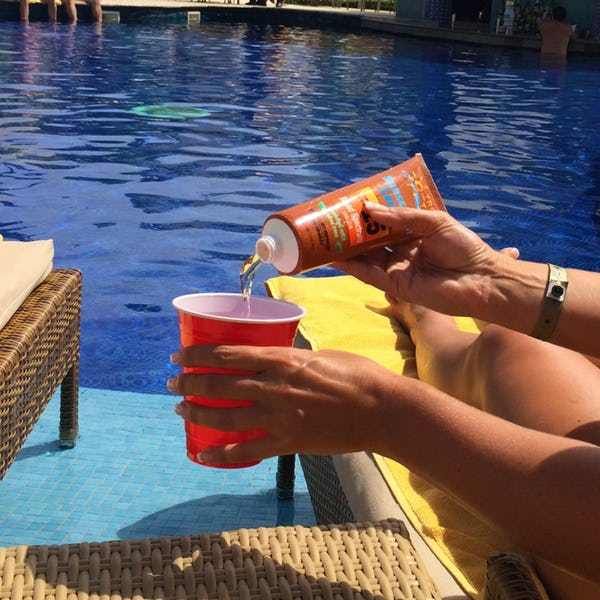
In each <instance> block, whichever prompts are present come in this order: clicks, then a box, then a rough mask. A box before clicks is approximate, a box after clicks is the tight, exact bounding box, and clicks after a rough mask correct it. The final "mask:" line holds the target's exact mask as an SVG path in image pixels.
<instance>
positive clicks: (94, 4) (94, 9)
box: [89, 0, 102, 23]
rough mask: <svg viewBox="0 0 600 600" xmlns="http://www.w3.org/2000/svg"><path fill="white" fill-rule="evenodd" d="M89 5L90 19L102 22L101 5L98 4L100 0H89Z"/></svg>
mask: <svg viewBox="0 0 600 600" xmlns="http://www.w3.org/2000/svg"><path fill="white" fill-rule="evenodd" d="M89 7H90V11H91V13H92V20H93V21H94V22H95V23H102V7H101V5H100V0H91V2H90V3H89Z"/></svg>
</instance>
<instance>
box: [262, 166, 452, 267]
mask: <svg viewBox="0 0 600 600" xmlns="http://www.w3.org/2000/svg"><path fill="white" fill-rule="evenodd" d="M365 202H378V203H380V204H384V205H387V206H408V207H412V208H422V209H426V210H446V207H445V206H444V202H443V201H442V198H441V196H440V193H439V192H438V189H437V187H436V185H435V183H434V181H433V178H432V177H431V173H430V172H429V169H428V168H427V165H426V164H425V161H424V160H423V157H422V156H421V155H420V154H416V155H415V156H414V157H413V158H411V159H410V160H407V161H406V162H403V163H402V164H400V165H397V166H395V167H392V168H391V169H388V170H387V171H383V172H382V173H378V174H377V175H373V176H372V177H369V178H368V179H363V180H362V181H358V182H356V183H353V184H352V185H348V186H346V187H344V188H341V189H339V190H336V191H334V192H330V193H328V194H324V195H323V196H318V197H317V198H313V199H312V200H309V201H308V202H305V203H304V204H299V205H298V206H293V207H291V208H288V209H286V210H282V211H280V212H277V213H274V214H272V215H271V216H269V217H268V218H267V220H266V221H265V224H264V225H263V230H262V236H261V237H260V239H259V240H258V241H257V242H256V254H257V255H258V257H259V258H260V259H261V260H262V261H263V262H265V263H271V264H272V265H273V266H274V267H275V268H276V269H277V270H278V271H279V272H280V273H284V274H287V275H294V274H296V273H300V272H302V271H308V270H309V269H313V268H315V267H319V266H322V265H326V264H328V263H331V262H335V261H342V260H346V259H348V258H351V257H353V256H357V255H359V254H363V253H365V252H368V251H369V250H373V249H374V248H379V247H383V246H387V245H390V244H393V243H394V242H397V241H398V238H397V235H398V234H396V235H394V233H393V232H391V231H390V230H389V229H387V228H386V227H385V226H383V225H380V224H379V223H375V222H374V221H373V220H372V219H370V218H369V214H368V213H367V211H366V210H365V206H364V205H365Z"/></svg>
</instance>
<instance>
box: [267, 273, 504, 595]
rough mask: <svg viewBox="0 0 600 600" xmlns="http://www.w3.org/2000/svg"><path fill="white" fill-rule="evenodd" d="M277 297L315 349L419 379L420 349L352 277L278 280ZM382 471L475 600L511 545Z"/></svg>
mask: <svg viewBox="0 0 600 600" xmlns="http://www.w3.org/2000/svg"><path fill="white" fill-rule="evenodd" d="M267 288H268V290H269V292H270V294H271V295H272V296H273V297H274V298H280V299H284V300H289V301H290V302H295V303H297V304H299V305H301V306H303V307H304V308H305V309H306V310H307V316H306V317H305V318H304V319H303V320H302V323H301V325H300V333H301V334H302V335H303V336H304V338H305V339H306V340H307V341H308V342H309V343H310V344H311V347H312V348H313V350H322V349H335V350H346V351H349V352H354V353H356V354H360V355H362V356H365V357H368V358H371V359H372V360H375V361H377V362H378V363H380V364H382V365H383V366H385V367H387V368H389V369H391V370H393V371H395V372H397V373H404V374H405V375H409V374H414V348H413V346H412V344H411V342H410V339H409V338H408V336H406V334H404V333H403V331H402V330H401V329H399V328H398V327H397V326H396V325H395V323H394V321H392V320H391V318H390V316H389V312H388V309H389V305H388V303H387V301H386V300H385V297H384V295H383V293H381V292H380V291H378V290H376V289H375V288H373V287H371V286H368V285H365V284H363V283H361V282H359V281H357V280H356V279H354V278H353V277H346V276H344V277H322V278H293V277H277V278H275V279H271V280H269V281H268V282H267ZM456 322H457V326H458V328H459V329H460V330H462V331H472V332H478V331H479V330H478V328H477V325H476V324H475V322H474V321H473V320H472V319H469V318H463V317H459V318H457V319H456ZM376 461H377V464H378V465H379V468H380V470H381V472H382V474H383V476H384V477H385V479H386V481H387V483H388V485H389V486H390V489H391V490H392V492H393V494H394V495H395V497H396V500H397V501H398V503H399V504H400V506H401V507H402V509H403V510H404V512H405V513H406V515H407V516H408V518H409V519H410V520H411V522H412V524H413V526H414V527H415V529H416V530H417V531H418V532H419V533H420V534H421V535H422V537H423V539H424V540H425V542H426V543H427V544H428V545H429V547H430V548H431V550H432V551H433V552H434V554H435V555H436V556H437V557H438V559H439V560H440V561H441V562H442V563H443V564H444V566H445V567H446V568H447V569H448V570H449V571H450V573H451V574H452V575H453V576H454V578H455V579H456V581H457V582H458V583H459V585H460V586H461V587H462V588H463V589H464V591H465V592H466V593H467V594H469V595H471V596H473V597H475V596H476V595H477V594H478V593H479V592H480V591H481V590H482V589H483V585H484V577H485V561H486V559H487V558H488V557H489V555H490V554H492V553H494V552H497V551H501V550H506V549H507V546H508V544H507V542H506V540H503V539H500V538H499V535H498V533H497V532H496V531H495V530H493V529H491V528H490V527H489V526H488V525H487V524H486V523H485V522H483V521H482V520H481V519H480V518H478V517H477V516H475V515H473V514H472V513H470V512H468V511H467V510H466V509H465V508H464V507H463V506H462V505H461V504H459V503H458V502H457V501H456V500H454V499H453V498H452V497H450V496H449V495H448V494H446V493H445V492H442V491H440V490H438V489H437V488H435V487H434V486H432V485H431V484H430V483H428V482H426V481H425V480H424V479H421V478H420V477H417V476H416V475H414V474H412V473H410V472H409V471H408V469H406V468H405V467H403V466H402V465H400V464H399V463H396V462H394V461H393V460H390V459H388V458H385V457H382V456H376Z"/></svg>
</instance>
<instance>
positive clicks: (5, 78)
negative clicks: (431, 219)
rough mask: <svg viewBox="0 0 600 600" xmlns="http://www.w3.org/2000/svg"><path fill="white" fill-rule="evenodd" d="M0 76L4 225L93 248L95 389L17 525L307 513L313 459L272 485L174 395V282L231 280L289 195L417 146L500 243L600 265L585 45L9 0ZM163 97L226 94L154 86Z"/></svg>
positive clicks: (90, 379) (86, 368) (235, 522)
mask: <svg viewBox="0 0 600 600" xmlns="http://www.w3.org/2000/svg"><path fill="white" fill-rule="evenodd" d="M0 82H1V83H0V233H2V234H3V235H4V236H6V237H7V238H13V239H14V238H16V239H22V240H28V239H39V238H54V240H55V244H56V263H57V264H58V265H60V266H68V267H77V268H79V269H81V270H82V271H83V273H84V280H85V281H84V290H85V291H84V313H83V324H82V373H81V377H82V384H83V386H85V388H86V389H84V390H83V392H82V398H81V418H80V423H81V439H80V441H79V444H78V446H77V447H76V448H75V449H74V450H70V451H68V452H59V451H58V449H57V446H56V418H57V417H56V411H57V405H56V401H54V402H53V404H52V405H51V406H50V409H49V410H48V411H47V413H46V414H45V415H44V416H43V418H42V420H41V421H40V423H39V424H38V426H37V427H36V430H35V431H34V432H33V434H32V436H31V437H30V438H29V440H28V442H27V446H26V447H25V449H24V450H23V451H22V452H21V454H20V455H19V458H18V459H17V462H16V463H15V464H14V465H13V467H12V468H11V469H10V471H9V473H8V475H7V477H6V478H5V479H4V480H3V481H2V482H1V483H0V505H1V506H2V510H1V511H0V545H6V544H14V543H52V542H60V541H64V542H77V541H82V540H84V539H90V538H91V539H98V540H102V539H113V538H131V537H141V536H146V535H164V534H186V533H189V532H190V531H209V530H219V529H227V528H235V527H240V526H256V525H272V524H275V523H290V522H304V523H311V522H313V520H314V516H313V515H312V510H311V507H310V501H309V499H308V496H307V494H306V486H305V484H304V482H303V481H302V479H301V478H300V481H299V482H298V486H297V490H298V493H297V494H296V498H295V502H294V503H289V502H288V503H281V502H278V501H277V499H276V498H275V496H274V493H273V490H272V488H273V484H274V470H275V461H273V460H271V461H264V462H263V463H262V464H261V465H260V466H259V467H256V468H254V469H247V470H241V471H238V472H230V471H227V472H225V471H218V470H210V469H203V468H200V467H197V466H196V465H193V464H192V463H191V462H189V461H187V459H186V458H185V455H184V451H183V437H184V436H183V432H182V427H181V422H180V420H179V418H178V417H176V416H175V415H174V414H173V412H172V405H173V403H174V399H173V398H172V397H168V396H164V395H160V394H161V393H162V392H163V391H164V381H165V379H166V378H167V376H168V375H169V374H170V373H172V369H171V367H170V366H169V364H168V357H169V354H170V352H172V351H173V350H174V349H175V348H176V347H177V345H178V341H177V328H176V320H175V315H174V314H173V311H172V309H171V306H170V302H171V299H172V298H173V297H174V296H176V295H179V294H183V293H188V292H192V291H195V290H199V291H209V290H210V291H215V290H219V291H235V290H237V288H238V271H239V266H240V263H241V261H242V260H243V259H245V258H246V257H247V255H248V254H249V253H250V252H251V250H252V248H253V245H254V241H255V239H256V236H257V233H258V232H259V230H260V227H261V224H262V222H263V220H264V218H265V217H266V216H267V215H268V214H269V213H270V212H272V211H274V210H277V209H279V208H282V207H285V206H288V205H290V204H293V203H296V202H300V201H303V200H306V199H308V198H310V197H312V196H314V195H316V194H319V193H321V192H324V191H328V190H332V189H335V188H337V187H340V186H342V185H345V184H347V183H349V182H351V181H353V180H356V179H359V178H362V177H365V176H368V175H370V174H372V173H374V172H377V171H379V170H381V169H384V168H386V167H389V166H391V165H393V164H395V163H398V162H401V161H403V160H404V159H406V158H407V157H409V156H410V155H412V154H414V153H415V152H422V153H423V154H424V155H425V158H426V160H427V162H428V164H429V166H430V168H431V170H432V172H433V174H434V177H435V178H436V180H437V183H438V185H439V187H440V190H441V191H442V194H443V195H444V196H445V198H446V201H447V204H448V207H449V208H450V210H451V212H452V213H453V214H454V215H456V216H457V217H458V218H460V219H462V220H463V221H464V222H465V223H467V224H468V225H470V226H472V227H474V228H475V229H476V230H477V231H479V232H480V233H481V234H482V235H484V236H485V237H487V238H488V239H489V240H490V242H491V243H492V244H493V245H495V246H497V247H500V246H503V245H516V246H519V247H520V248H521V251H522V254H523V256H524V257H525V258H531V259H534V260H552V261H555V262H557V263H559V264H565V265H570V266H575V267H582V268H587V269H598V267H599V258H598V247H599V246H598V242H599V230H600V215H599V206H600V145H599V144H598V137H597V136H598V131H599V130H600V111H598V106H600V68H599V66H598V65H595V64H594V63H592V62H588V61H586V60H585V59H577V60H574V61H572V62H571V64H570V65H569V66H568V68H566V69H554V68H542V67H540V65H539V64H538V62H537V56H536V55H535V54H532V53H519V52H497V51H494V50H490V49H479V48H474V47H468V46H456V47H454V48H453V47H450V46H447V45H444V44H437V43H433V42H427V43H425V42H420V41H415V40H406V39H400V38H393V37H387V36H374V35H355V34H351V33H342V32H335V31H317V30H308V29H307V30H301V29H295V28H288V27H281V26H279V27H273V26H264V27H260V26H247V25H219V24H210V25H202V26H199V27H197V28H194V29H188V28H187V27H182V26H174V25H169V26H162V27H158V26H156V27H148V26H127V25H121V26H106V27H104V29H102V30H99V29H96V28H94V27H91V26H85V25H80V26H79V27H77V28H69V27H64V26H57V27H56V28H51V27H49V26H47V25H44V24H36V25H31V26H29V27H22V26H20V25H18V24H12V23H0ZM161 104H175V105H177V106H179V107H180V108H184V109H186V110H189V109H192V108H194V109H203V110H205V111H207V113H208V114H206V115H205V114H203V113H202V114H200V115H199V118H189V119H168V118H153V117H152V116H148V115H147V114H144V113H145V112H146V113H147V111H145V110H140V109H139V108H137V109H136V107H141V106H148V105H153V106H154V105H161ZM270 274H273V273H270ZM268 275H269V273H265V274H263V276H268ZM260 288H261V286H260V285H258V284H257V285H256V286H255V289H257V290H260ZM32 490H33V491H34V493H32Z"/></svg>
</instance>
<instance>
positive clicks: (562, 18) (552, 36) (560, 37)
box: [539, 6, 573, 58]
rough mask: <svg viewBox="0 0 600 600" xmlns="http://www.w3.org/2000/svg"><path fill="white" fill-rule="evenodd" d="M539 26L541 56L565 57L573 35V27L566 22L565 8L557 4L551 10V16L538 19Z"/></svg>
mask: <svg viewBox="0 0 600 600" xmlns="http://www.w3.org/2000/svg"><path fill="white" fill-rule="evenodd" d="M539 28H540V33H541V34H542V56H554V57H559V58H566V56H567V48H568V47H569V41H570V40H571V36H572V35H573V28H572V27H571V25H569V23H568V22H567V11H566V9H565V8H564V7H562V6H557V7H556V8H555V9H554V10H553V11H552V18H551V19H544V20H543V21H540V23H539Z"/></svg>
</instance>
